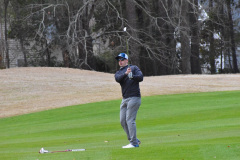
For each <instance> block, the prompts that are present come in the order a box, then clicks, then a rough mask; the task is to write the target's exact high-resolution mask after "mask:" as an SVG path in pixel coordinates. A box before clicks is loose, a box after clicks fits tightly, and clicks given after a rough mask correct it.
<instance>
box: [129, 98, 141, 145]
mask: <svg viewBox="0 0 240 160" xmlns="http://www.w3.org/2000/svg"><path fill="white" fill-rule="evenodd" d="M140 105H141V98H140V97H132V98H131V100H130V101H129V102H128V106H127V117H126V118H127V125H128V130H129V136H130V143H131V144H132V145H137V144H138V139H137V129H136V122H135V121H136V116H137V112H138V109H139V107H140Z"/></svg>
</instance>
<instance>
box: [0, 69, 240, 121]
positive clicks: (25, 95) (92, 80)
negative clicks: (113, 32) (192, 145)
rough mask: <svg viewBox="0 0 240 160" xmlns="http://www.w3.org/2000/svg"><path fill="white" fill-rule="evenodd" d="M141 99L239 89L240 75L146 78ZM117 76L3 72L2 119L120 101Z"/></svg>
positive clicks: (70, 71)
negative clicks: (99, 102) (114, 100)
mask: <svg viewBox="0 0 240 160" xmlns="http://www.w3.org/2000/svg"><path fill="white" fill-rule="evenodd" d="M140 89H141V93H142V96H151V95H162V94H176V93H193V92H210V91H228V90H240V74H223V75H171V76H154V77H144V81H143V82H141V83H140ZM121 98H122V97H121V88H120V85H119V84H118V83H117V82H115V79H114V74H109V73H102V72H95V71H86V70H80V69H70V68H48V67H37V68H34V67H28V68H11V69H5V70H0V118H3V117H10V116H15V115H20V114H26V113H32V112H37V111H42V110H48V109H53V108H58V107H64V106H70V105H77V104H84V103H90V102H97V101H106V100H113V99H121Z"/></svg>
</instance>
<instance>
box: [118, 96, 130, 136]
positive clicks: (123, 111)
mask: <svg viewBox="0 0 240 160" xmlns="http://www.w3.org/2000/svg"><path fill="white" fill-rule="evenodd" d="M126 113H127V100H126V99H123V100H122V103H121V105H120V123H121V126H122V127H123V129H124V131H125V132H126V134H127V138H128V140H130V136H129V131H128V126H127V121H126Z"/></svg>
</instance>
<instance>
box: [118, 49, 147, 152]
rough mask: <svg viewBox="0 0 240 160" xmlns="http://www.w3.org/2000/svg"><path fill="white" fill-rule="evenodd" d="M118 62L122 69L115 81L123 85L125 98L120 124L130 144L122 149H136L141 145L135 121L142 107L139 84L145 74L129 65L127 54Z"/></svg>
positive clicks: (121, 109) (123, 54)
mask: <svg viewBox="0 0 240 160" xmlns="http://www.w3.org/2000/svg"><path fill="white" fill-rule="evenodd" d="M116 60H118V63H119V66H120V69H119V70H118V71H117V72H116V73H115V80H116V81H117V82H118V83H120V85H121V88H122V97H123V99H122V103H121V105H120V122H121V125H122V127H123V129H124V131H125V132H126V134H127V138H128V140H129V142H130V144H128V145H126V146H123V147H122V148H135V147H139V144H140V143H141V142H140V141H139V140H138V139H137V134H136V122H135V120H136V116H137V112H138V109H139V107H140V105H141V93H140V88H139V82H141V81H143V74H142V72H141V70H140V69H139V68H138V67H137V66H135V65H128V55H127V54H125V53H120V54H119V55H118V56H117V57H116Z"/></svg>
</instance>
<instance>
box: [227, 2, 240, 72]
mask: <svg viewBox="0 0 240 160" xmlns="http://www.w3.org/2000/svg"><path fill="white" fill-rule="evenodd" d="M230 1H231V0H226V4H227V11H228V20H229V30H230V37H231V50H232V59H233V73H238V72H239V69H238V65H237V56H236V48H235V47H236V46H235V38H234V30H233V20H232V12H231V2H230Z"/></svg>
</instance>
